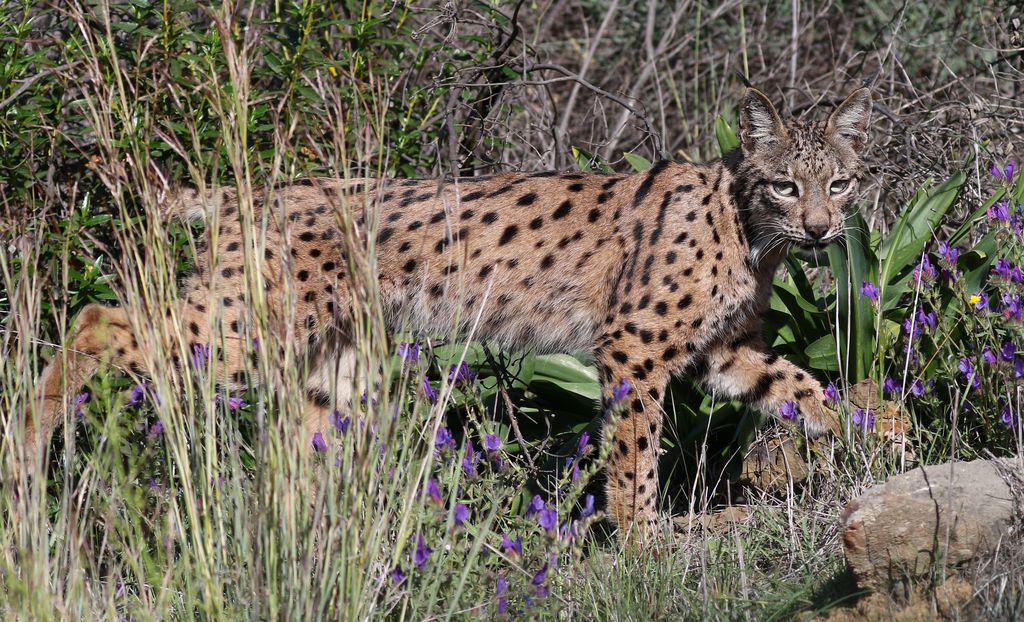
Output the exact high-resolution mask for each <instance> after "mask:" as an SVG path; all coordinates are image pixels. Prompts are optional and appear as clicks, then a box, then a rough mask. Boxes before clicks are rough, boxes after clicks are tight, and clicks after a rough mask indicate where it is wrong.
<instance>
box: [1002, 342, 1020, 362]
mask: <svg viewBox="0 0 1024 622" xmlns="http://www.w3.org/2000/svg"><path fill="white" fill-rule="evenodd" d="M999 353H1000V354H1002V355H1003V360H1004V361H1012V360H1013V357H1014V356H1015V355H1016V354H1017V345H1016V344H1015V343H1013V342H1012V341H1007V342H1005V343H1003V347H1002V348H1000V349H999Z"/></svg>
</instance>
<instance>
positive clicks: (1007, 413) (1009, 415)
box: [999, 406, 1017, 428]
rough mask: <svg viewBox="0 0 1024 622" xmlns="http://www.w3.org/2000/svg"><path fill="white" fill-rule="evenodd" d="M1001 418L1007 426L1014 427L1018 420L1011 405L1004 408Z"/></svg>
mask: <svg viewBox="0 0 1024 622" xmlns="http://www.w3.org/2000/svg"><path fill="white" fill-rule="evenodd" d="M999 419H1000V420H1001V421H1002V422H1003V423H1004V424H1005V425H1007V426H1009V427H1011V428H1012V427H1013V425H1014V424H1015V423H1016V422H1017V418H1016V417H1014V416H1013V410H1011V409H1010V407H1009V406H1007V407H1005V408H1003V412H1002V413H1001V414H1000V417H999Z"/></svg>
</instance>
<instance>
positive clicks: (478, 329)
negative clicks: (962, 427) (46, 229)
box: [39, 89, 871, 528]
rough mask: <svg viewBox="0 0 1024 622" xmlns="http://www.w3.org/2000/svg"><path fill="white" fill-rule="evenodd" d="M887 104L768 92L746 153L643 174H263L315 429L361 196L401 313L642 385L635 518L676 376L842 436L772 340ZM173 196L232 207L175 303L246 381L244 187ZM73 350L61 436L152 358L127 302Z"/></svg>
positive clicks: (385, 279)
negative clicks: (799, 263) (780, 300)
mask: <svg viewBox="0 0 1024 622" xmlns="http://www.w3.org/2000/svg"><path fill="white" fill-rule="evenodd" d="M870 108H871V103H870V96H869V94H868V93H867V91H866V90H863V89H862V90H859V91H856V92H854V93H853V94H852V95H851V96H850V97H849V98H848V99H847V100H846V101H845V102H843V103H842V104H841V105H840V106H839V107H838V108H837V109H836V110H835V112H833V113H832V115H831V116H830V117H829V119H828V121H827V122H826V123H824V124H810V125H802V124H798V123H794V122H791V123H789V124H783V122H782V121H781V120H780V119H779V116H778V114H777V113H776V111H775V108H774V107H773V106H772V104H771V103H770V102H769V101H768V99H767V98H766V97H765V96H764V95H763V94H761V93H759V92H757V91H754V90H751V91H750V92H748V94H747V95H746V97H745V99H744V101H743V104H742V107H741V110H740V127H739V136H740V139H741V143H742V145H741V148H740V149H737V150H735V151H733V152H732V153H730V154H729V155H728V156H726V157H725V158H724V159H722V160H718V161H715V162H711V163H708V164H679V163H673V162H668V161H661V162H658V163H656V164H655V165H654V166H653V167H652V168H651V169H650V170H648V171H645V172H641V173H636V174H632V175H614V174H607V175H606V174H591V173H587V174H584V173H559V172H544V173H534V174H519V173H510V174H500V175H494V176H489V177H478V178H462V179H456V180H454V181H450V182H440V181H435V180H404V181H402V180H370V179H368V180H359V181H348V182H345V181H339V180H329V179H309V180H304V181H301V182H295V183H292V184H288V185H285V186H283V187H279V188H271V189H263V190H262V191H259V190H255V191H254V194H255V196H256V197H263V198H262V199H261V200H257V201H256V202H255V203H256V221H257V222H262V221H263V220H264V219H266V221H267V222H268V223H269V225H268V227H267V230H266V241H265V250H261V252H260V253H258V254H257V259H259V260H260V261H259V263H258V264H255V265H259V266H261V268H260V269H261V270H262V273H261V274H262V278H263V280H264V281H265V283H266V290H267V294H268V295H267V297H266V299H267V303H268V305H269V311H270V313H271V315H272V317H274V318H280V317H284V306H285V305H284V304H283V303H282V300H283V296H284V294H285V291H286V290H285V289H284V286H283V278H282V277H283V275H284V274H289V275H290V276H291V279H290V280H291V283H292V286H293V288H294V291H293V293H292V295H293V296H294V308H295V315H294V317H295V320H294V325H293V326H291V327H289V329H288V330H285V329H280V334H279V335H277V338H279V339H286V338H288V335H289V334H291V335H293V337H291V338H293V339H295V340H296V342H297V343H298V344H299V347H300V349H301V350H303V351H304V352H305V353H306V355H307V360H308V361H309V365H310V368H311V371H310V373H309V374H308V380H307V386H306V395H307V399H308V409H307V410H308V413H309V414H308V415H307V418H306V426H307V430H308V433H309V434H310V435H312V433H313V432H315V431H317V430H319V429H322V428H323V427H325V426H326V425H327V413H328V412H329V411H330V410H332V409H333V408H334V407H335V406H338V405H345V404H347V403H348V399H349V397H350V395H351V386H352V377H353V364H354V356H353V349H352V335H353V331H352V327H351V314H350V311H351V304H352V300H353V295H354V294H353V291H352V287H353V282H352V280H351V279H350V278H349V275H348V267H347V266H348V262H347V259H349V257H348V251H347V246H346V242H345V240H344V239H343V238H344V236H343V235H342V231H341V229H340V228H339V226H338V223H339V220H338V215H339V214H340V213H342V211H343V210H349V213H353V214H356V218H355V225H356V229H357V230H358V235H359V238H358V241H357V243H358V244H360V245H367V246H371V247H372V248H373V249H374V250H375V253H376V258H377V265H376V270H377V275H378V282H379V291H380V300H381V302H382V304H383V309H384V313H385V316H386V317H385V321H386V324H387V326H388V327H389V328H390V329H391V330H396V331H397V330H411V331H418V332H427V333H443V334H450V333H452V332H455V333H458V334H461V335H464V336H468V337H473V338H478V339H486V340H489V341H492V342H497V343H499V344H501V345H503V346H505V347H508V348H516V349H522V350H531V351H534V352H562V351H575V352H581V353H585V354H587V355H589V356H590V357H592V359H593V360H594V361H595V363H596V364H597V366H598V368H599V370H600V380H601V384H602V395H603V404H602V407H603V408H605V409H606V410H610V408H611V406H612V402H613V400H614V389H615V387H617V386H619V385H620V383H621V381H622V380H626V381H628V382H629V383H630V386H631V387H632V390H631V392H630V393H629V395H628V396H627V397H626V403H625V412H624V414H623V415H622V418H621V420H620V421H619V422H618V425H617V426H616V427H615V428H614V438H613V447H614V449H613V453H612V456H611V459H610V463H609V465H608V473H607V504H608V509H609V513H610V515H611V517H612V518H613V520H614V521H615V522H616V523H617V524H619V525H620V526H622V527H624V528H628V527H629V526H631V525H634V524H645V523H647V522H648V521H650V520H652V519H653V518H654V517H655V514H656V512H655V508H656V502H657V492H658V459H657V456H658V448H659V439H660V434H661V426H662V408H661V401H662V399H663V397H664V394H665V388H666V385H667V383H668V381H669V379H670V377H671V376H673V375H675V374H682V373H690V374H691V375H693V376H694V377H695V378H696V379H698V380H699V381H701V382H703V383H704V385H705V386H707V387H708V388H709V389H711V390H714V391H717V392H718V393H719V394H720V395H722V396H723V397H730V398H738V399H741V400H744V401H745V402H747V403H748V404H750V405H752V406H754V407H757V408H760V409H762V410H764V411H766V412H768V413H772V414H778V412H779V408H780V407H781V406H782V405H783V404H784V403H785V402H786V401H787V400H793V401H794V402H795V403H796V404H797V405H798V407H799V415H798V421H799V422H800V424H801V425H802V426H803V428H804V429H805V430H806V431H807V432H808V433H810V434H821V433H823V432H825V430H826V426H827V423H826V422H827V419H826V418H825V416H824V415H823V414H822V412H821V409H820V404H821V399H822V389H821V386H820V384H819V383H818V381H817V380H815V379H814V378H813V377H812V376H811V375H810V374H809V373H807V372H806V371H802V370H800V369H799V368H797V367H796V366H794V365H793V364H792V363H790V362H788V361H786V360H785V359H782V358H780V357H779V356H778V355H777V354H775V353H773V352H771V351H770V350H769V349H767V348H766V347H765V345H764V343H763V341H762V339H761V324H760V316H761V314H762V312H763V311H764V310H765V308H766V305H767V301H768V298H769V294H770V287H771V280H772V276H773V274H774V273H775V271H776V268H777V267H778V266H779V264H780V262H781V260H782V259H783V257H784V256H785V255H786V253H787V252H788V250H789V248H790V247H791V246H792V245H802V246H808V247H821V246H824V245H826V244H828V243H829V242H831V241H833V240H834V239H835V238H837V237H838V236H839V235H840V234H841V232H842V229H843V222H844V216H845V213H846V209H847V206H848V205H849V199H850V197H851V195H852V194H853V191H854V188H855V186H856V182H857V180H858V179H859V178H860V176H861V172H862V167H861V160H860V157H859V152H860V150H861V149H862V147H863V144H864V137H865V134H866V130H867V124H868V119H869V114H870ZM169 211H170V212H172V213H173V214H176V215H179V216H183V217H190V216H202V215H204V214H205V215H210V214H213V213H214V212H216V213H218V216H219V218H218V219H217V220H216V221H215V222H219V229H218V236H217V238H216V240H217V241H216V245H217V248H216V251H217V252H216V253H210V254H201V256H200V257H199V258H198V261H197V265H196V270H195V273H194V274H193V275H192V276H191V278H190V279H189V281H188V282H187V285H186V287H185V296H184V299H183V301H182V303H181V305H180V309H179V310H178V312H177V313H176V314H174V316H173V319H174V321H176V322H179V323H180V324H181V325H182V326H183V327H184V331H183V333H184V335H185V338H186V339H187V341H188V343H189V345H190V347H191V346H194V345H196V344H204V343H209V342H210V341H211V340H213V339H219V338H220V335H210V334H209V327H210V326H211V322H210V321H209V320H210V316H211V314H213V315H214V316H217V317H219V318H220V319H221V326H222V327H223V331H224V335H223V336H224V337H225V343H227V344H228V347H227V348H226V352H224V364H225V365H226V367H227V370H228V372H227V378H228V379H229V381H231V382H236V383H237V382H241V381H243V380H244V374H243V373H242V369H243V365H242V364H243V360H242V357H243V354H242V352H243V348H241V347H233V346H232V344H243V343H246V342H247V339H248V336H249V333H248V331H247V329H246V326H247V323H248V322H250V321H251V318H250V316H249V310H248V307H247V305H246V303H245V299H244V294H243V292H245V291H246V288H245V286H244V281H243V279H245V277H246V267H245V266H246V262H245V261H244V249H243V238H242V236H241V235H240V231H241V229H240V228H241V226H242V225H241V223H240V221H239V217H238V207H237V200H236V197H235V193H234V191H233V190H215V191H212V192H210V193H208V194H205V195H200V194H199V193H197V192H195V191H187V192H183V193H181V194H180V195H178V196H177V198H176V200H174V201H172V202H171V204H170V206H169ZM366 215H370V216H372V219H365V220H364V216H366ZM370 225H372V226H370ZM369 232H372V234H371V233H369ZM368 237H369V238H371V239H367V238H368ZM371 242H372V244H371ZM213 257H216V264H215V267H214V264H212V263H211V259H212V258H213ZM250 265H253V264H250ZM269 324H270V326H272V327H273V326H275V325H277V324H278V323H277V322H275V321H271V322H270V323H269ZM62 360H63V359H62V357H58V358H57V359H55V362H54V363H53V364H52V365H51V366H49V367H48V368H47V369H46V370H45V372H44V375H43V378H42V381H41V388H40V400H41V403H42V410H41V419H40V425H39V428H40V429H41V434H40V439H41V441H42V442H44V443H45V442H46V439H48V437H49V434H50V431H51V429H52V428H53V426H54V423H55V422H56V421H57V420H58V419H59V418H60V415H61V412H62V410H61V409H62V408H63V404H65V403H66V402H67V396H66V394H67V391H65V390H63V389H64V387H65V385H63V384H62V382H61V379H62V378H64V377H65V376H66V377H67V378H68V379H69V380H68V383H67V385H66V388H67V389H70V390H72V391H75V390H77V389H78V387H80V386H81V385H82V384H83V383H84V382H85V380H86V379H87V378H88V376H89V375H90V374H92V373H93V372H94V371H95V369H96V368H97V366H98V365H99V361H100V360H109V361H111V362H113V363H114V364H117V365H120V366H123V367H131V368H136V369H140V368H142V366H143V365H144V361H145V357H144V356H142V353H141V352H140V351H139V348H138V343H137V341H136V340H135V339H134V337H133V336H132V331H131V329H130V326H129V323H128V319H127V316H126V314H125V312H124V311H123V310H121V309H111V308H107V307H101V306H98V305H90V306H89V307H87V308H86V309H85V310H84V311H83V312H82V314H81V315H80V316H79V318H78V322H77V332H76V337H75V339H74V343H73V348H72V350H71V351H70V352H69V354H68V357H67V360H68V365H69V366H68V367H66V368H65V367H63V365H62V362H61V361H62ZM335 386H340V387H343V390H341V391H334V390H333V388H334V387H335ZM339 393H340V394H339Z"/></svg>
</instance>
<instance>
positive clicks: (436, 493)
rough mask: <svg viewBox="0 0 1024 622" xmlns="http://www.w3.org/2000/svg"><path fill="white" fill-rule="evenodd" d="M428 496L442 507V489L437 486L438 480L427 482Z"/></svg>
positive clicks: (432, 479)
mask: <svg viewBox="0 0 1024 622" xmlns="http://www.w3.org/2000/svg"><path fill="white" fill-rule="evenodd" d="M427 496H429V497H430V500H431V501H433V502H434V503H436V504H438V505H441V487H440V486H438V485H437V480H436V479H434V478H430V479H429V480H427Z"/></svg>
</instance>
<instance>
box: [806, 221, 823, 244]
mask: <svg viewBox="0 0 1024 622" xmlns="http://www.w3.org/2000/svg"><path fill="white" fill-rule="evenodd" d="M804 231H806V232H807V235H809V236H810V237H811V238H812V239H814V240H820V239H821V238H823V237H825V234H826V233H828V223H827V222H805V223H804Z"/></svg>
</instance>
